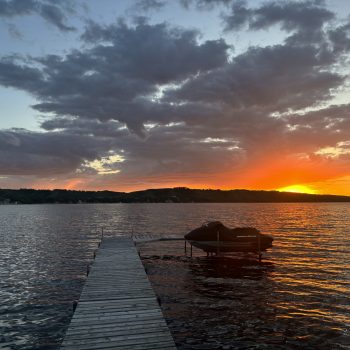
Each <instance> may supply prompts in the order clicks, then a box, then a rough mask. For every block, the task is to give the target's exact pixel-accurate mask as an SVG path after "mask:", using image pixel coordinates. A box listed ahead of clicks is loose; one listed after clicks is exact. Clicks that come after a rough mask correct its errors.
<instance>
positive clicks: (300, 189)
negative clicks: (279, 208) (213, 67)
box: [277, 185, 317, 194]
mask: <svg viewBox="0 0 350 350" xmlns="http://www.w3.org/2000/svg"><path fill="white" fill-rule="evenodd" d="M277 191H280V192H294V193H309V194H315V193H317V191H316V190H314V189H312V188H310V187H308V186H305V185H291V186H286V187H281V188H278V189H277Z"/></svg>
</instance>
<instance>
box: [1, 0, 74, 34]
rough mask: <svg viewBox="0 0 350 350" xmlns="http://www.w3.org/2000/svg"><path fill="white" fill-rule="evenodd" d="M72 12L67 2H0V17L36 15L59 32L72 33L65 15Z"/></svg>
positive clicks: (72, 28) (34, 0) (37, 0)
mask: <svg viewBox="0 0 350 350" xmlns="http://www.w3.org/2000/svg"><path fill="white" fill-rule="evenodd" d="M73 12H74V10H73V5H72V3H71V2H70V1H69V0H59V1H50V0H0V17H3V18H12V17H17V16H28V15H38V16H40V17H42V18H43V19H45V20H46V21H47V22H48V23H50V24H52V25H54V26H55V27H56V28H58V29H59V30H61V31H65V32H67V31H73V30H75V28H74V27H72V26H69V25H67V24H66V20H67V18H66V15H67V14H72V13H73Z"/></svg>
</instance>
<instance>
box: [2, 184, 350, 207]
mask: <svg viewBox="0 0 350 350" xmlns="http://www.w3.org/2000/svg"><path fill="white" fill-rule="evenodd" d="M297 202H350V196H339V195H322V194H306V193H293V192H279V191H260V190H259V191H256V190H243V189H235V190H213V189H190V188H187V187H175V188H160V189H148V190H143V191H134V192H113V191H73V190H62V189H55V190H34V189H16V190H14V189H0V204H44V203H47V204H55V203H57V204H60V203H72V204H75V203H297Z"/></svg>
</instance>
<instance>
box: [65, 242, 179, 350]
mask: <svg viewBox="0 0 350 350" xmlns="http://www.w3.org/2000/svg"><path fill="white" fill-rule="evenodd" d="M61 349H62V350H97V349H101V350H102V349H116V350H123V349H135V350H151V349H155V350H156V349H157V350H160V349H164V350H165V349H166V350H168V349H169V350H174V349H176V346H175V343H174V340H173V338H172V336H171V334H170V331H169V329H168V327H167V324H166V322H165V320H164V317H163V314H162V311H161V309H160V307H159V305H158V302H157V298H156V295H155V293H154V291H153V289H152V287H151V284H150V282H149V280H148V278H147V275H146V272H145V270H144V268H143V265H142V262H141V260H140V258H139V255H138V252H137V249H136V247H135V246H134V242H133V240H132V239H131V238H128V237H117V238H111V239H104V240H103V241H102V244H101V246H100V249H99V250H98V252H97V255H96V259H95V261H94V264H93V266H92V268H91V271H90V273H89V276H88V279H87V281H86V283H85V286H84V288H83V291H82V293H81V296H80V300H79V303H78V305H77V308H76V311H75V313H74V315H73V317H72V320H71V323H70V326H69V328H68V330H67V333H66V335H65V338H64V341H63V343H62V345H61Z"/></svg>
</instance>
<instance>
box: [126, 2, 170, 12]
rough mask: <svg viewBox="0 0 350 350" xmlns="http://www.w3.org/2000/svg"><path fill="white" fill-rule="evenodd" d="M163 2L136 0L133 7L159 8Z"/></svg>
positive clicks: (136, 8) (139, 9)
mask: <svg viewBox="0 0 350 350" xmlns="http://www.w3.org/2000/svg"><path fill="white" fill-rule="evenodd" d="M165 3H166V2H165V1H161V0H137V1H136V3H135V4H134V6H133V7H134V9H135V10H138V11H149V10H159V9H160V8H162V7H163V6H165Z"/></svg>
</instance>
